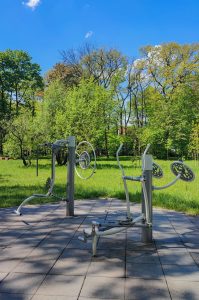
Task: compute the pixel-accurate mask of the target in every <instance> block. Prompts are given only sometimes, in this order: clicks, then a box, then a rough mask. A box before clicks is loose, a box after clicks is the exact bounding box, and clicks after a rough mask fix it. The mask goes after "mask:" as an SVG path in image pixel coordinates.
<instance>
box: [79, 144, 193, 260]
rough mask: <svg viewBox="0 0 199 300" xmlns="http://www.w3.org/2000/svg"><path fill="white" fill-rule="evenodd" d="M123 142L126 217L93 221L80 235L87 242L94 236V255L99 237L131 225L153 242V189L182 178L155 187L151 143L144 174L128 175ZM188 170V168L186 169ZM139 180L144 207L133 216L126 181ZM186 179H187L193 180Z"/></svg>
mask: <svg viewBox="0 0 199 300" xmlns="http://www.w3.org/2000/svg"><path fill="white" fill-rule="evenodd" d="M122 146H123V145H122V144H121V145H120V147H119V148H118V150H117V153H116V157H117V162H118V166H119V168H120V170H121V172H122V180H123V184H124V190H125V195H126V219H125V220H119V221H115V222H107V223H103V224H100V223H98V222H95V221H94V222H92V226H91V228H87V229H85V230H84V231H83V237H79V239H80V240H81V241H83V242H86V241H87V239H88V238H92V252H93V256H95V255H96V253H97V242H98V239H99V237H102V236H107V235H112V234H115V233H119V232H122V231H124V230H126V229H127V228H129V227H141V229H142V235H141V241H142V242H144V243H151V242H152V240H153V231H152V229H153V228H152V223H153V205H152V191H153V190H162V189H165V188H168V187H170V186H172V185H173V184H175V183H176V182H177V181H178V180H179V179H182V177H181V175H182V173H179V174H178V175H177V176H176V178H175V179H174V180H172V181H171V182H170V183H168V184H166V185H164V186H162V187H155V186H153V184H152V177H153V159H152V155H150V154H147V152H148V150H149V148H150V144H148V145H147V147H146V149H145V151H144V153H143V155H142V174H141V176H137V177H135V176H126V175H125V172H124V169H123V167H122V165H121V164H120V160H119V153H120V151H121V149H122ZM183 166H184V169H186V168H188V167H187V166H185V165H183ZM188 169H189V172H190V173H191V176H190V178H191V180H193V178H195V176H194V173H193V172H192V170H191V169H190V168H188ZM185 171H186V170H185ZM174 175H175V174H174ZM127 180H130V181H138V182H140V183H141V185H142V208H141V214H140V215H139V216H138V217H136V218H133V215H132V213H131V210H130V200H129V192H128V187H127V183H126V181H127ZM191 180H189V179H186V181H191Z"/></svg>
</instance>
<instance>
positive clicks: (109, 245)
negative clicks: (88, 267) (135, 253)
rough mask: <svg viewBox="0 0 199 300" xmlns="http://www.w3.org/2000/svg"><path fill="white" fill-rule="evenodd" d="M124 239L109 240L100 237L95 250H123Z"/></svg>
mask: <svg viewBox="0 0 199 300" xmlns="http://www.w3.org/2000/svg"><path fill="white" fill-rule="evenodd" d="M125 243H126V242H125V239H124V238H122V239H118V238H116V239H114V238H113V237H111V238H103V237H101V238H100V240H99V242H98V245H97V248H98V249H123V248H124V246H125Z"/></svg>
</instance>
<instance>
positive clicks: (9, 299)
mask: <svg viewBox="0 0 199 300" xmlns="http://www.w3.org/2000/svg"><path fill="white" fill-rule="evenodd" d="M32 296H33V295H27V294H8V293H0V300H31V298H32Z"/></svg>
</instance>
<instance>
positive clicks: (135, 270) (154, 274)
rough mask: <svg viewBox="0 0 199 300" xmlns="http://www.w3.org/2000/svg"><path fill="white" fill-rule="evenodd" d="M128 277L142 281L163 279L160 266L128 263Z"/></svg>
mask: <svg viewBox="0 0 199 300" xmlns="http://www.w3.org/2000/svg"><path fill="white" fill-rule="evenodd" d="M126 276H127V277H134V278H142V279H163V278H164V274H163V271H162V267H161V265H160V264H140V263H138V264H137V263H126Z"/></svg>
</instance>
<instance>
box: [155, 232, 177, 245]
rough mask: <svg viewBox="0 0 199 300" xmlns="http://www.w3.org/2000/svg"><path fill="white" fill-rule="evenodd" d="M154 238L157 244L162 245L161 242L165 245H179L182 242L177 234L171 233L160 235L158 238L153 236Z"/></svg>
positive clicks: (157, 235)
mask: <svg viewBox="0 0 199 300" xmlns="http://www.w3.org/2000/svg"><path fill="white" fill-rule="evenodd" d="M153 237H154V241H155V242H157V243H161V242H164V243H176V242H177V243H178V242H182V240H181V238H180V236H179V235H178V234H177V233H176V234H174V233H170V232H167V233H165V232H164V233H159V234H156V236H153Z"/></svg>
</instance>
